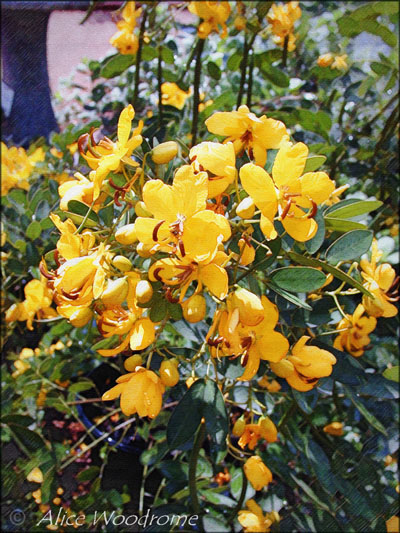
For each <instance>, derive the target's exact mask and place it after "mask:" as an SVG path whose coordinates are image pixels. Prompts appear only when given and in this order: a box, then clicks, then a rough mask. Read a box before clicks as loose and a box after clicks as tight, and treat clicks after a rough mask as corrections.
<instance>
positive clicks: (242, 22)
mask: <svg viewBox="0 0 400 533" xmlns="http://www.w3.org/2000/svg"><path fill="white" fill-rule="evenodd" d="M233 24H234V26H235V28H236V29H237V30H238V31H241V30H244V29H245V27H246V19H245V17H243V15H238V16H237V17H236V18H235V20H234V21H233Z"/></svg>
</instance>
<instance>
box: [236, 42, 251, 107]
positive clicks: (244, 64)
mask: <svg viewBox="0 0 400 533" xmlns="http://www.w3.org/2000/svg"><path fill="white" fill-rule="evenodd" d="M248 55H249V45H248V42H247V39H246V36H245V37H244V46H243V59H242V63H241V71H242V74H241V77H240V86H239V92H238V97H237V101H236V109H238V108H239V107H240V105H241V103H242V97H243V93H244V84H245V81H246V70H247V58H248Z"/></svg>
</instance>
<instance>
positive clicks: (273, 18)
mask: <svg viewBox="0 0 400 533" xmlns="http://www.w3.org/2000/svg"><path fill="white" fill-rule="evenodd" d="M300 17H301V9H300V7H299V2H287V3H286V4H284V5H280V6H278V5H277V4H273V5H272V7H271V9H270V11H269V13H268V16H267V19H268V22H269V23H270V24H271V26H272V31H273V33H274V34H275V35H283V36H286V35H289V33H291V32H292V31H293V27H294V23H295V22H296V20H297V19H299V18H300Z"/></svg>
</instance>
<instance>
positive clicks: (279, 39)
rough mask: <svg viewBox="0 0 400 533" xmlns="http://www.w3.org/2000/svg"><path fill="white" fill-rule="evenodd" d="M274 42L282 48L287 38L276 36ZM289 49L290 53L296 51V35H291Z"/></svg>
mask: <svg viewBox="0 0 400 533" xmlns="http://www.w3.org/2000/svg"><path fill="white" fill-rule="evenodd" d="M273 41H274V43H275V44H277V45H278V46H280V47H281V48H283V47H284V46H285V37H284V36H283V35H275V36H274V37H273ZM287 49H288V52H293V50H296V36H295V35H294V33H289V36H288V44H287Z"/></svg>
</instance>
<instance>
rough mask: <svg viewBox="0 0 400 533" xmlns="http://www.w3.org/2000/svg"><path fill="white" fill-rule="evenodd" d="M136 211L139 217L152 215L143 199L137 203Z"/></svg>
mask: <svg viewBox="0 0 400 533" xmlns="http://www.w3.org/2000/svg"><path fill="white" fill-rule="evenodd" d="M135 213H136V214H137V216H138V217H151V216H152V214H151V213H150V211H148V210H147V209H146V204H145V203H144V202H142V201H141V200H139V202H137V203H136V204H135Z"/></svg>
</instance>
